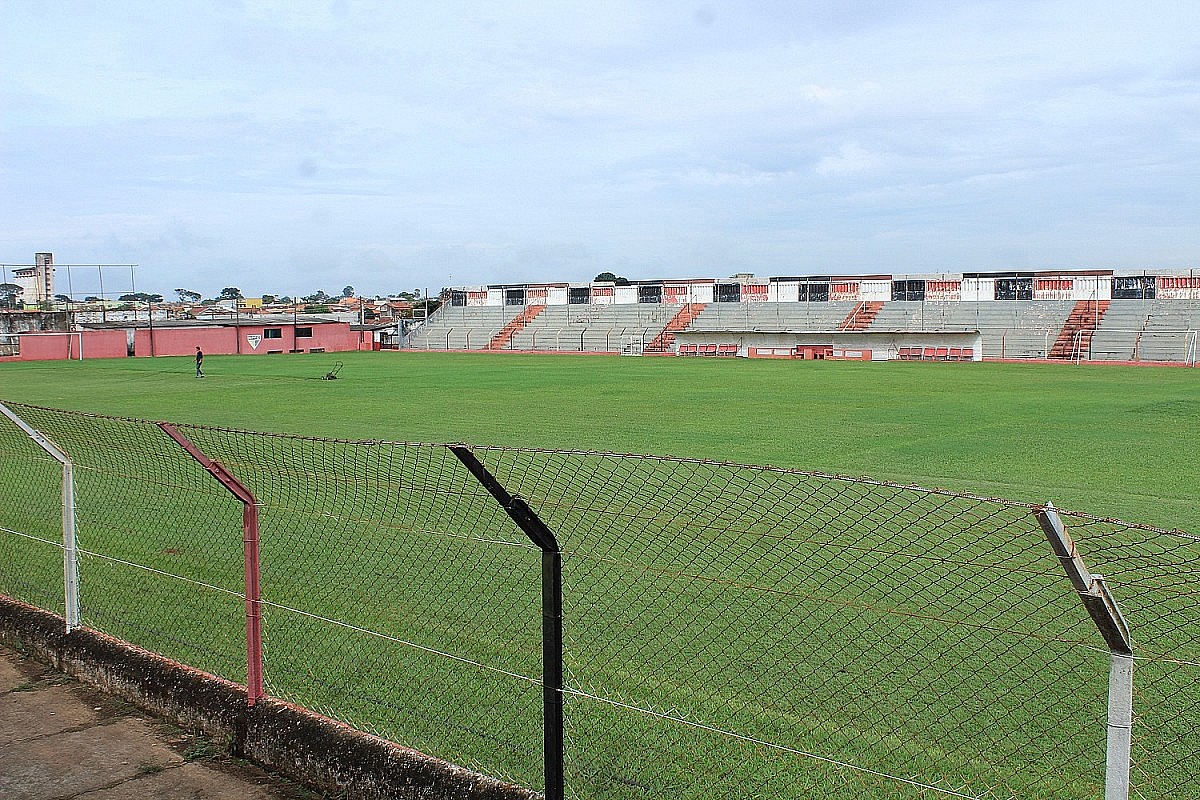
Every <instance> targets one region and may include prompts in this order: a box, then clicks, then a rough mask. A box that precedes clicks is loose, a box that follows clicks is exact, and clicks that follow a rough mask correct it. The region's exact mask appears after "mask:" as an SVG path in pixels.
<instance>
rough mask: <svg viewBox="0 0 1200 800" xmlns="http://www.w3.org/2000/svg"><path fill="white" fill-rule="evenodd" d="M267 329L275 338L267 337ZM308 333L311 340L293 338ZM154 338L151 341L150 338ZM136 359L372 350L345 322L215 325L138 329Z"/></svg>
mask: <svg viewBox="0 0 1200 800" xmlns="http://www.w3.org/2000/svg"><path fill="white" fill-rule="evenodd" d="M268 329H271V330H274V331H278V332H279V335H278V336H272V337H271V338H268V337H267V334H266V331H267V330H268ZM306 329H307V330H309V331H310V332H311V334H312V335H311V336H298V337H297V336H295V335H294V331H295V330H299V331H300V332H303V331H304V330H306ZM151 337H153V339H152V338H151ZM133 347H134V355H135V356H190V355H192V354H193V353H195V352H196V348H197V347H200V348H202V349H203V350H204V352H205V354H207V355H234V354H237V355H269V354H276V353H290V352H297V353H340V352H346V351H349V350H360V349H367V350H369V349H371V347H372V343H371V342H370V341H369V339H368V341H366V342H364V341H363V337H362V336H361V335H360V334H359V332H357V331H352V330H350V324H349V323H347V322H325V323H319V324H314V323H306V324H304V325H296V326H294V327H293V326H292V325H291V324H286V325H263V324H249V325H237V326H235V325H214V326H212V327H194V326H189V327H186V328H171V327H156V328H154V329H153V331H151V330H150V329H149V328H139V329H138V330H137V331H136V332H135V333H134V345H133Z"/></svg>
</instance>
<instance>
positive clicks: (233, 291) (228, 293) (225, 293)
mask: <svg viewBox="0 0 1200 800" xmlns="http://www.w3.org/2000/svg"><path fill="white" fill-rule="evenodd" d="M217 299H218V300H241V299H242V290H241V289H239V288H237V287H236V286H226V287H225V288H224V289H222V290H221V294H220V295H219V296H218V297H217Z"/></svg>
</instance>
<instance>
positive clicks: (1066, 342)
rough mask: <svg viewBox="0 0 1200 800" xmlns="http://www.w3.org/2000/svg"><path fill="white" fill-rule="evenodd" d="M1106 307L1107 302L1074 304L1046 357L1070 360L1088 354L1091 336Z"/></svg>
mask: <svg viewBox="0 0 1200 800" xmlns="http://www.w3.org/2000/svg"><path fill="white" fill-rule="evenodd" d="M1108 305H1109V301H1108V300H1080V301H1079V302H1077V303H1075V307H1074V308H1073V309H1071V313H1070V314H1069V315H1068V316H1067V321H1066V322H1065V323H1063V326H1062V330H1061V331H1059V334H1058V338H1057V339H1055V340H1054V346H1053V347H1051V348H1050V352H1049V353H1048V354H1047V357H1048V358H1066V359H1070V358H1075V357H1076V356H1077V355H1079V354H1080V353H1087V352H1089V349H1090V347H1091V343H1092V336H1094V335H1095V333H1096V328H1097V327H1098V326H1099V325H1100V320H1102V319H1104V314H1105V312H1107V311H1108Z"/></svg>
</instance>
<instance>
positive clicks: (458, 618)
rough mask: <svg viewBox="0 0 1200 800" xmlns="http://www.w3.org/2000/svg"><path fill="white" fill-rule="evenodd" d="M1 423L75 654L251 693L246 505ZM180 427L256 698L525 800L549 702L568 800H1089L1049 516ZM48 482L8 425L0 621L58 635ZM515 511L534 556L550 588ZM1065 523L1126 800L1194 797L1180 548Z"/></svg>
mask: <svg viewBox="0 0 1200 800" xmlns="http://www.w3.org/2000/svg"><path fill="white" fill-rule="evenodd" d="M9 408H10V409H12V411H13V412H14V413H15V414H17V415H19V417H20V418H21V419H22V420H24V421H25V422H26V423H27V424H28V425H30V426H32V427H33V428H35V429H36V430H38V431H40V432H41V433H42V434H44V435H45V436H46V437H48V438H49V439H50V440H52V441H53V442H55V443H56V444H57V445H58V446H59V447H60V448H62V449H63V450H64V451H65V452H66V453H67V454H68V455H69V456H70V459H71V462H72V463H73V465H74V479H75V504H76V514H75V516H76V527H77V538H78V547H79V572H80V598H81V599H80V604H81V622H82V624H83V625H86V626H88V627H92V628H95V629H98V630H101V631H104V632H106V633H109V634H111V635H114V636H117V637H119V638H122V639H126V640H128V641H130V642H133V643H135V644H137V645H139V646H142V647H144V648H147V649H150V650H153V651H155V652H158V653H161V654H163V655H165V656H168V657H170V658H173V659H176V660H178V661H181V662H183V663H186V664H189V665H192V666H195V667H198V668H200V669H204V670H207V671H209V672H212V673H215V674H217V675H220V676H222V677H225V678H229V679H232V680H235V681H238V682H246V679H247V672H248V668H247V656H246V652H247V645H246V640H245V625H244V621H243V614H244V610H245V603H244V597H243V592H244V582H243V577H244V575H243V568H244V564H243V529H242V522H243V518H242V507H241V504H240V503H239V501H238V500H237V499H236V498H235V497H233V496H232V495H231V494H230V492H229V491H228V490H227V489H226V488H225V487H223V486H222V484H221V483H220V482H218V481H217V480H214V475H213V474H212V472H211V471H210V470H208V469H206V468H205V467H204V466H203V464H202V463H200V462H198V461H196V460H195V459H194V458H193V457H192V456H191V455H189V454H188V453H187V452H185V450H184V449H183V448H181V447H180V446H179V445H178V444H177V443H176V442H174V441H172V440H171V439H170V438H169V437H168V436H167V435H166V433H165V432H164V431H163V429H162V428H160V427H159V426H158V425H156V424H155V423H150V422H144V421H138V420H124V419H113V418H108V417H99V416H95V415H86V414H79V413H73V412H62V411H55V410H51V409H44V408H36V407H31V406H19V405H13V404H10V405H9ZM175 428H176V429H177V430H178V431H179V432H180V434H182V436H184V437H186V439H187V440H188V441H190V442H191V443H192V444H193V445H194V446H195V448H196V449H197V450H198V451H200V452H201V453H203V454H204V455H205V456H206V457H207V458H209V459H212V460H214V461H216V462H219V464H220V465H222V466H223V467H224V469H225V470H227V471H228V472H229V473H231V474H232V475H234V476H236V478H237V480H239V481H240V482H241V483H242V484H243V485H244V486H245V487H247V488H248V489H249V491H251V492H252V493H253V496H254V498H255V500H256V501H257V508H258V518H259V531H258V533H259V547H260V559H261V587H262V597H261V607H262V637H263V650H264V657H263V662H264V668H265V676H266V680H265V691H266V694H267V695H268V696H272V697H278V698H282V699H286V700H289V701H291V702H295V703H298V704H300V705H304V706H306V707H309V708H312V709H314V710H316V711H319V712H321V713H323V714H326V715H328V716H330V717H334V718H336V719H340V720H343V721H345V722H347V723H349V724H351V725H354V726H356V727H359V728H361V729H364V730H367V731H369V732H372V733H376V734H378V735H381V736H384V737H386V738H389V739H391V740H393V741H396V742H398V743H400V744H403V745H406V746H409V747H413V748H416V749H418V750H421V751H423V752H426V753H429V754H432V755H435V756H438V757H441V758H444V759H447V760H449V761H453V762H455V763H458V764H461V765H464V766H467V767H469V768H472V769H475V770H477V771H479V772H482V773H485V774H488V775H491V776H494V777H497V778H501V779H504V780H508V781H511V782H513V783H516V784H519V785H523V786H527V787H531V788H535V789H538V790H543V791H545V792H546V793H547V795H548V796H555V793H556V791H558V787H557V785H556V784H557V783H558V782H559V778H558V776H557V775H556V773H555V772H554V770H553V769H550V770H549V771H547V769H548V767H547V764H548V763H549V762H548V760H547V756H546V753H545V752H543V748H544V740H543V736H544V734H546V731H547V730H548V729H544V725H543V721H544V719H545V720H548V721H550V722H548V723H547V724H553V722H552V715H551V714H549V713H548V712H547V708H549V704H548V703H546V702H544V701H545V700H546V699H547V697H552V698H557V699H558V700H560V701H562V703H563V706H564V712H563V719H564V720H565V746H564V748H563V753H565V761H564V763H565V769H564V771H563V774H562V778H561V781H562V784H564V786H565V795H566V796H568V797H576V798H589V799H590V798H629V797H672V798H680V797H706V798H709V797H722V798H743V797H744V798H749V797H780V798H788V797H814V796H820V797H832V798H842V797H844V798H863V797H868V798H869V797H878V798H885V797H886V798H895V797H916V796H923V795H929V796H948V797H968V798H985V797H986V798H1001V797H1022V798H1025V797H1029V798H1099V797H1103V796H1105V783H1106V764H1105V760H1106V739H1110V738H1111V727H1112V726H1111V720H1110V717H1109V712H1110V700H1109V679H1110V658H1111V657H1110V651H1109V646H1108V645H1107V644H1106V641H1105V639H1104V638H1103V637H1102V636H1101V635H1100V633H1099V632H1098V630H1097V625H1096V623H1094V622H1093V620H1092V618H1091V617H1089V612H1088V610H1087V609H1085V607H1084V605H1083V604H1082V603H1081V597H1080V593H1079V592H1078V591H1077V590H1076V587H1074V586H1073V585H1072V583H1071V581H1070V580H1069V579H1068V576H1067V573H1065V572H1064V569H1063V565H1062V564H1061V563H1060V560H1059V558H1058V557H1057V556H1056V555H1055V552H1054V550H1053V549H1052V548H1051V546H1050V544H1049V543H1048V542H1047V535H1046V533H1045V532H1044V531H1043V527H1042V526H1041V524H1040V523H1039V519H1038V516H1037V515H1038V513H1039V512H1041V511H1042V508H1041V507H1037V506H1031V505H1028V504H1021V503H1012V502H1006V501H1002V500H995V499H985V498H979V497H972V496H968V495H963V494H956V493H950V492H943V491H931V490H925V489H920V488H916V487H905V486H897V485H892V484H886V483H880V482H876V481H870V480H865V479H850V478H842V477H832V476H827V475H818V474H813V473H808V472H802V471H797V470H786V469H775V468H765V467H749V466H741V465H734V464H723V463H715V462H711V461H693V460H684V459H667V458H654V457H646V456H631V455H616V454H605V453H586V452H565V451H549V450H533V449H512V448H494V447H473V448H465V447H462V446H456V447H452V446H448V445H429V444H406V443H396V442H348V441H331V440H323V439H313V438H304V437H296V436H281V435H268V434H260V433H251V432H245V431H233V430H224V429H214V428H204V427H196V426H188V425H176V426H175ZM467 460H471V461H476V462H477V464H478V465H480V466H481V469H482V470H483V471H484V474H483V477H482V478H481V477H480V475H479V474H473V473H472V471H471V469H469V468H468V467H469V465H468V464H467V463H466V461H467ZM493 476H494V485H489V484H488V483H487V480H488V479H493ZM481 480H483V482H481ZM60 483H61V471H60V469H59V465H58V464H57V463H56V462H55V461H53V460H52V459H51V458H50V457H49V456H48V455H47V454H46V453H45V452H44V451H42V450H41V449H40V448H39V447H38V445H37V444H35V443H34V442H32V441H31V440H30V438H29V437H28V436H27V435H26V434H25V433H24V432H22V431H21V430H19V429H18V428H17V427H16V426H15V425H13V424H11V423H10V422H9V421H8V420H7V419H5V418H0V554H2V555H3V558H0V592H2V593H5V594H8V595H10V596H12V597H14V598H16V599H20V600H23V601H26V602H29V603H32V604H35V605H39V606H41V607H43V608H47V609H50V610H54V611H57V612H59V613H62V611H63V606H64V601H63V588H62V584H63V544H62V535H61V527H62V525H61V521H62V513H61V511H62V509H61V500H60ZM508 495H515V496H517V497H518V499H519V500H521V501H523V502H524V503H527V504H528V507H529V508H531V509H532V511H533V512H534V513H535V514H536V518H535V519H536V520H537V521H538V523H539V524H544V525H545V526H546V528H547V529H548V531H549V532H552V538H555V539H556V540H557V542H556V543H557V547H558V548H559V549H560V551H561V552H560V553H559V554H556V555H555V558H556V559H557V558H561V574H560V575H559V576H558V577H557V580H558V581H560V582H561V585H560V586H559V585H557V584H555V579H548V578H547V574H548V573H547V572H546V571H545V565H546V564H548V563H550V562H548V561H546V560H545V558H544V556H543V552H542V550H543V549H544V548H539V546H538V545H536V544H535V543H534V542H533V541H531V538H530V536H529V535H527V534H528V529H527V528H526V529H525V530H523V526H522V525H520V524H518V523H520V522H521V517H520V515H519V514H516V513H515V512H514V506H513V504H512V503H507V501H506V500H505V498H506V497H507V496H508ZM501 503H507V505H506V506H502V505H501ZM1058 513H1059V515H1060V517H1061V519H1062V521H1063V523H1064V525H1065V527H1066V529H1067V531H1068V533H1069V534H1070V536H1071V537H1073V538H1074V541H1075V543H1076V545H1077V546H1078V553H1079V554H1080V555H1081V556H1082V558H1083V560H1084V561H1086V562H1087V566H1088V567H1089V568H1090V569H1091V570H1093V571H1094V572H1096V573H1102V574H1103V576H1104V578H1105V584H1106V585H1107V587H1108V588H1109V589H1110V590H1111V592H1112V595H1113V596H1114V597H1115V600H1116V603H1117V604H1118V605H1119V610H1120V612H1121V613H1122V614H1123V615H1124V620H1125V621H1127V623H1128V628H1129V630H1130V632H1131V636H1132V641H1133V653H1134V658H1135V664H1136V667H1135V671H1134V679H1133V687H1134V694H1133V711H1134V717H1133V736H1132V739H1133V751H1132V775H1131V778H1130V780H1131V783H1132V787H1133V788H1132V793H1131V796H1134V797H1166V798H1191V797H1200V788H1198V784H1200V780H1198V778H1197V775H1198V768H1197V766H1196V764H1197V763H1198V757H1200V739H1198V737H1197V733H1198V732H1200V731H1198V728H1200V722H1198V716H1197V714H1198V711H1200V693H1198V692H1197V688H1198V686H1200V680H1198V679H1200V626H1198V625H1197V623H1198V622H1200V610H1198V609H1200V603H1198V602H1197V598H1198V595H1197V589H1196V586H1197V585H1198V584H1197V578H1198V577H1200V574H1198V573H1200V569H1198V565H1200V540H1198V537H1196V536H1193V535H1190V534H1187V533H1184V532H1180V531H1163V530H1158V529H1153V528H1148V527H1144V526H1138V525H1132V524H1126V523H1122V522H1117V521H1112V520H1102V519H1097V518H1095V517H1090V516H1087V515H1082V514H1074V513H1069V512H1063V511H1059V512H1058ZM514 520H517V521H516V522H514ZM559 588H561V609H562V615H561V637H562V654H563V659H562V664H561V669H562V670H563V681H562V687H561V691H559V690H558V688H557V687H556V686H555V685H554V682H553V681H551V679H550V678H549V677H545V676H549V675H552V674H553V670H551V669H548V668H547V665H546V664H545V663H544V658H545V653H546V652H548V653H550V654H551V656H552V655H553V652H554V651H553V648H551V649H550V650H549V651H544V649H543V644H544V639H545V635H546V634H545V631H547V630H550V628H548V627H546V626H547V625H549V624H550V623H551V622H553V620H552V619H550V618H551V617H553V616H554V615H553V614H549V615H546V614H544V611H545V609H544V607H543V603H544V601H545V600H546V598H547V597H550V596H551V595H552V594H554V592H555V591H558V589H559ZM548 620H549V621H548ZM555 624H557V623H555ZM555 680H556V679H555ZM544 683H545V684H546V685H547V686H550V687H551V691H548V692H544V691H543V689H544V685H543V684H544ZM1118 727H1119V724H1118ZM553 741H554V739H553V737H550V736H548V735H547V736H546V739H545V742H547V743H551V742H553ZM551 760H552V759H551ZM1110 760H1111V758H1110ZM548 774H549V775H551V776H552V777H550V778H549V779H548V778H547V777H546V776H547V775H548Z"/></svg>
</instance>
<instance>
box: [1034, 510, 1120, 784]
mask: <svg viewBox="0 0 1200 800" xmlns="http://www.w3.org/2000/svg"><path fill="white" fill-rule="evenodd" d="M1037 518H1038V522H1039V523H1040V524H1041V526H1042V530H1043V531H1044V532H1045V534H1046V538H1047V539H1049V540H1050V546H1051V547H1052V548H1054V554H1055V555H1057V556H1058V560H1059V562H1060V563H1061V564H1062V566H1063V570H1064V571H1065V572H1066V573H1067V577H1068V578H1069V579H1070V581H1071V585H1072V586H1074V587H1075V591H1077V592H1079V599H1080V600H1082V601H1083V605H1084V608H1086V609H1087V611H1088V614H1089V615H1090V616H1091V618H1092V621H1093V622H1095V623H1096V627H1097V628H1098V629H1099V631H1100V635H1101V636H1103V637H1104V641H1105V642H1106V643H1107V644H1108V649H1109V652H1110V654H1111V658H1110V665H1109V673H1108V753H1107V756H1106V759H1105V776H1104V798H1105V800H1129V771H1130V752H1131V746H1132V740H1133V642H1132V640H1131V639H1130V636H1129V625H1128V624H1127V623H1126V622H1125V617H1124V616H1122V614H1121V609H1120V608H1118V607H1117V602H1116V599H1115V598H1113V596H1112V592H1111V591H1109V588H1108V585H1107V584H1105V582H1104V577H1103V576H1102V575H1095V574H1093V573H1092V572H1090V571H1089V570H1088V568H1087V566H1086V565H1085V564H1084V563H1083V558H1082V557H1081V556H1080V555H1079V551H1078V550H1077V549H1076V548H1075V542H1074V540H1072V539H1071V536H1070V534H1068V533H1067V530H1066V527H1065V526H1064V525H1063V522H1062V519H1060V518H1059V516H1058V512H1057V510H1055V508H1054V505H1053V504H1052V503H1047V504H1046V505H1045V507H1043V508H1042V509H1041V510H1039V511H1038V513H1037Z"/></svg>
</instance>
